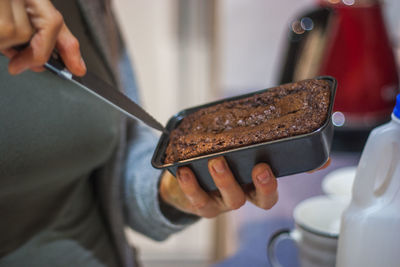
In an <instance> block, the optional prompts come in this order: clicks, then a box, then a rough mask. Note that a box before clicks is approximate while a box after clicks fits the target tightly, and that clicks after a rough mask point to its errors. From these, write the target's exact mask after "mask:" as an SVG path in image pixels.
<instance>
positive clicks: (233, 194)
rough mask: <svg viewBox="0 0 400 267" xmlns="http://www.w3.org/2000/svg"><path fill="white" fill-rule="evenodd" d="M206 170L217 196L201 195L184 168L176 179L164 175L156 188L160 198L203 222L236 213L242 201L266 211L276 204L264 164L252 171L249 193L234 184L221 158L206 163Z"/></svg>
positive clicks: (273, 184)
mask: <svg viewBox="0 0 400 267" xmlns="http://www.w3.org/2000/svg"><path fill="white" fill-rule="evenodd" d="M208 169H209V172H210V174H211V176H212V178H213V180H214V182H215V185H216V186H217V188H218V190H219V192H211V193H207V192H205V191H204V190H203V189H202V188H201V187H200V185H199V184H198V182H197V180H196V177H195V175H194V174H193V172H192V171H191V170H190V169H189V168H188V167H181V168H179V169H178V173H177V179H175V177H173V176H172V175H171V174H170V173H169V172H165V173H164V175H163V177H162V180H161V184H160V195H161V198H162V199H163V201H165V202H166V203H168V204H169V205H171V206H173V207H175V208H177V209H179V210H181V211H184V212H187V213H191V214H195V215H198V216H201V217H206V218H213V217H215V216H217V215H219V214H221V213H223V212H226V211H229V210H235V209H238V208H240V207H241V206H243V205H244V204H245V203H246V200H248V201H250V202H252V203H253V204H255V205H256V206H258V207H260V208H262V209H266V210H267V209H270V208H272V207H273V206H274V205H275V203H276V202H277V201H278V190H277V187H278V183H277V181H276V178H275V176H274V174H273V173H272V171H271V168H270V167H269V166H268V164H266V163H259V164H257V165H255V166H254V167H253V170H252V174H251V176H252V180H253V184H254V186H251V187H250V189H249V190H247V189H245V188H246V187H241V186H240V185H239V184H238V183H237V181H236V179H235V177H234V176H233V174H232V172H231V170H230V169H229V166H228V164H227V162H226V160H225V159H224V158H223V157H219V158H214V159H211V160H209V162H208Z"/></svg>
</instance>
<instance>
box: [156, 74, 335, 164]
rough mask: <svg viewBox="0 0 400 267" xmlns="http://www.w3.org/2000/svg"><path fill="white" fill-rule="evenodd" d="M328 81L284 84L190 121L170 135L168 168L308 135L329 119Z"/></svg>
mask: <svg viewBox="0 0 400 267" xmlns="http://www.w3.org/2000/svg"><path fill="white" fill-rule="evenodd" d="M329 101H330V87H329V82H327V81H325V80H318V79H311V80H304V81H300V82H296V83H290V84H284V85H281V86H278V87H274V88H271V89H268V90H266V91H265V92H263V93H260V94H256V95H254V96H251V97H247V98H243V99H238V100H233V101H226V102H223V103H220V104H216V105H214V106H210V107H207V108H203V109H200V110H197V111H196V112H194V113H192V114H189V115H188V116H186V117H185V118H184V119H183V120H182V121H181V123H180V124H179V125H178V127H177V128H176V129H174V130H173V131H172V132H171V134H170V141H169V144H168V147H167V149H166V153H165V161H164V162H165V163H173V162H177V161H180V160H184V159H190V158H193V157H197V156H201V155H206V154H211V153H215V152H220V151H226V150H228V149H232V148H238V147H243V146H248V145H251V144H257V143H261V142H267V141H272V140H277V139H281V138H285V137H290V136H295V135H301V134H306V133H310V132H312V131H314V130H316V129H318V128H319V127H321V126H322V125H323V123H324V122H325V121H326V118H327V116H328V109H329Z"/></svg>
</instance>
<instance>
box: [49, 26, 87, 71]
mask: <svg viewBox="0 0 400 267" xmlns="http://www.w3.org/2000/svg"><path fill="white" fill-rule="evenodd" d="M56 47H57V49H58V51H59V53H60V56H61V58H62V59H63V61H64V64H65V66H66V67H67V69H68V70H69V71H70V72H72V73H73V74H75V75H77V76H83V75H85V73H86V65H85V62H84V61H83V59H82V56H81V52H80V49H79V42H78V40H77V39H76V38H75V36H73V35H72V33H71V32H70V30H69V29H68V27H67V26H66V25H65V24H64V25H63V27H62V28H61V31H60V34H59V35H58V38H57V41H56Z"/></svg>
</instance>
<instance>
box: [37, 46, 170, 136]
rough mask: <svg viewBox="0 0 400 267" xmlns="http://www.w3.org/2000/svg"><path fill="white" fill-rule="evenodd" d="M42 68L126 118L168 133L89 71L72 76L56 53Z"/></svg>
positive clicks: (135, 105) (138, 106)
mask: <svg viewBox="0 0 400 267" xmlns="http://www.w3.org/2000/svg"><path fill="white" fill-rule="evenodd" d="M44 67H45V68H46V69H48V70H49V71H50V72H52V73H54V74H56V75H58V76H59V77H61V78H63V79H66V80H68V81H71V82H72V83H74V84H75V85H77V86H79V87H80V88H82V89H84V90H86V91H88V92H89V93H91V94H93V95H94V96H96V97H97V98H99V99H101V100H103V101H104V102H106V103H107V104H109V105H111V106H112V107H114V108H115V109H117V110H119V111H121V112H122V113H124V114H125V115H127V116H128V117H130V118H134V119H139V120H140V121H142V122H144V123H145V124H147V125H148V126H150V127H152V128H154V129H156V130H159V131H161V132H163V133H168V131H167V130H166V129H165V128H164V126H163V125H162V124H161V123H159V122H158V121H157V120H156V119H154V118H153V116H151V115H150V114H149V113H147V111H146V110H144V109H143V108H142V107H141V106H140V105H138V104H137V103H135V102H134V101H133V100H131V99H130V98H129V97H127V96H126V95H125V94H123V93H121V92H120V91H119V90H118V89H117V88H115V87H114V86H112V85H110V84H108V83H107V82H106V81H104V80H103V79H101V78H100V77H97V76H96V75H95V74H93V73H91V72H89V71H87V73H86V75H85V76H83V77H77V76H75V75H73V74H72V73H71V72H69V71H68V70H67V68H66V67H65V65H64V63H63V61H62V59H61V57H60V56H59V54H58V53H57V52H53V54H52V56H51V57H50V59H49V60H48V61H47V63H45V64H44Z"/></svg>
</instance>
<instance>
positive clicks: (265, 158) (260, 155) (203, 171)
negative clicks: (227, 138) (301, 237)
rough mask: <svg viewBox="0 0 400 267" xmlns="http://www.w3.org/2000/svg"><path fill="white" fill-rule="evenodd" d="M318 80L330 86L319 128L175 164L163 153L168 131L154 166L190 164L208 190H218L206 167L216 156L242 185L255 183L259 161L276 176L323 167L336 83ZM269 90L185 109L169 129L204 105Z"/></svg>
mask: <svg viewBox="0 0 400 267" xmlns="http://www.w3.org/2000/svg"><path fill="white" fill-rule="evenodd" d="M315 79H322V80H326V81H328V82H329V84H330V89H331V96H330V105H329V110H328V116H327V119H326V121H325V122H324V124H323V125H322V126H321V127H320V128H319V129H317V130H315V131H313V132H311V133H308V134H302V135H297V136H292V137H287V138H282V139H279V140H275V141H269V142H264V143H258V144H253V145H249V146H245V147H240V148H235V149H229V150H226V151H223V152H217V153H212V154H208V155H203V156H199V157H195V158H191V159H187V160H182V161H178V162H175V163H172V164H164V154H165V150H166V148H167V145H168V140H169V134H165V133H163V134H162V136H161V137H160V139H159V142H158V145H157V147H156V149H155V151H154V154H153V158H152V162H151V163H152V165H153V167H155V168H158V169H167V170H168V171H170V172H171V173H172V174H173V175H174V176H176V172H177V169H178V167H181V166H187V167H189V168H190V169H191V170H192V171H193V172H194V174H195V175H196V177H197V179H198V182H199V184H200V185H201V186H202V187H203V189H204V190H206V191H213V190H216V189H217V188H216V186H215V184H214V181H213V179H212V177H211V175H210V174H209V172H208V167H207V163H208V160H209V159H211V158H214V157H219V156H224V157H225V159H226V161H227V162H228V164H229V167H230V168H231V170H232V172H233V174H234V175H235V177H236V180H237V181H238V182H239V184H242V185H244V184H249V183H252V179H251V171H252V168H253V166H254V165H255V164H257V163H259V162H266V163H268V164H269V165H270V167H271V169H272V171H273V173H274V174H275V176H276V177H282V176H287V175H291V174H296V173H301V172H305V171H310V170H314V169H316V168H318V167H321V166H322V165H323V164H325V163H326V161H327V160H328V158H329V152H330V148H331V142H332V137H333V125H332V120H331V115H332V107H333V103H334V98H335V93H336V86H337V82H336V80H335V79H334V78H333V77H329V76H321V77H316V78H315ZM266 90H268V89H264V90H261V91H257V92H253V93H250V94H245V95H240V96H236V97H232V98H226V99H223V100H220V101H216V102H212V103H208V104H205V105H201V106H197V107H193V108H189V109H185V110H183V111H181V112H179V113H177V114H176V115H175V116H173V117H172V118H171V119H170V120H169V121H168V123H167V126H166V128H167V130H168V132H171V131H172V130H173V129H175V128H176V127H177V126H178V124H179V123H180V121H181V120H182V119H183V118H184V117H186V116H187V115H188V114H190V113H193V112H195V111H197V110H199V109H201V108H205V107H209V106H212V105H216V104H219V103H222V102H225V101H231V100H237V99H241V98H246V97H249V96H252V95H255V94H259V93H262V92H265V91H266Z"/></svg>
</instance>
